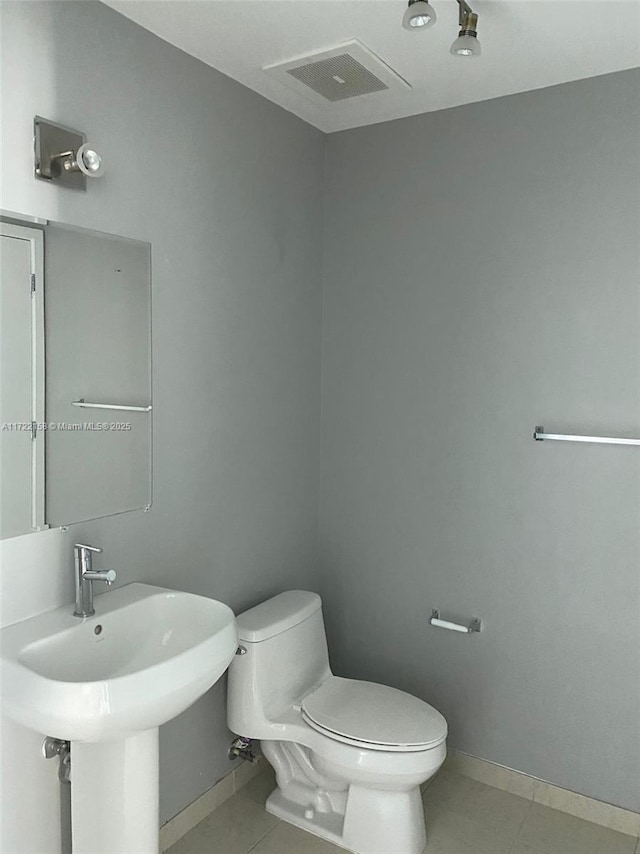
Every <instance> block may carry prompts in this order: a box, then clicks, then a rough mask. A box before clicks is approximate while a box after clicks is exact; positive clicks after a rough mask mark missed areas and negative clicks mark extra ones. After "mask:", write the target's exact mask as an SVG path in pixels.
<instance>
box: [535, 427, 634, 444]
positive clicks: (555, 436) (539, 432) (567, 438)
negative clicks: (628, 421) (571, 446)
mask: <svg viewBox="0 0 640 854" xmlns="http://www.w3.org/2000/svg"><path fill="white" fill-rule="evenodd" d="M533 438H534V439H535V440H536V442H542V441H543V440H547V439H550V440H552V441H554V442H595V443H596V444H598V445H640V439H625V438H624V437H620V436H618V437H616V436H571V435H569V434H567V433H545V432H544V427H536V428H535V430H534V433H533Z"/></svg>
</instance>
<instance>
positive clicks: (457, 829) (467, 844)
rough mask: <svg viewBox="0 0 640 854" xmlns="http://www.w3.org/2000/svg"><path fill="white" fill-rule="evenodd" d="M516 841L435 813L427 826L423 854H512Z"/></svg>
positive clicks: (446, 815)
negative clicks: (425, 845) (425, 844)
mask: <svg viewBox="0 0 640 854" xmlns="http://www.w3.org/2000/svg"><path fill="white" fill-rule="evenodd" d="M512 845H513V840H512V839H508V838H507V837H506V836H500V835H499V834H497V833H493V832H492V831H491V830H488V829H487V828H486V827H483V826H482V825H480V824H477V823H476V822H474V821H469V819H467V818H464V817H463V816H460V815H454V813H450V812H446V811H444V810H442V811H440V810H435V811H434V813H433V814H432V816H431V820H430V821H428V822H427V847H426V849H425V852H424V854H509V851H510V850H511V846H512Z"/></svg>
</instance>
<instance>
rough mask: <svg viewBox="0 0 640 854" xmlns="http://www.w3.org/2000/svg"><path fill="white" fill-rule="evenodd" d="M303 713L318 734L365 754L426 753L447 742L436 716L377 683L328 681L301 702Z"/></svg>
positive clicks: (425, 705)
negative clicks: (383, 751) (364, 751)
mask: <svg viewBox="0 0 640 854" xmlns="http://www.w3.org/2000/svg"><path fill="white" fill-rule="evenodd" d="M301 711H302V717H303V719H304V720H305V721H306V723H307V724H309V726H310V727H312V728H313V729H315V730H316V731H318V732H320V733H323V734H324V735H327V736H328V737H329V738H331V739H334V740H336V741H341V742H343V743H345V744H352V745H355V746H360V747H364V748H367V749H369V750H386V751H392V752H393V751H395V752H409V751H420V750H429V749H431V748H433V747H436V746H437V745H439V744H441V743H442V742H443V741H444V740H445V738H446V737H447V722H446V721H445V719H444V718H443V717H442V715H441V714H440V712H438V711H436V710H435V709H434V708H433V707H432V706H430V705H429V704H428V703H425V702H423V701H422V700H419V699H418V698H417V697H414V696H412V695H411V694H407V693H405V692H404V691H399V690H398V689H397V688H390V687H389V686H388V685H378V684H377V683H375V682H362V681H360V680H356V679H343V678H341V677H339V676H330V677H329V678H328V679H327V680H325V681H324V682H323V683H322V685H320V687H319V688H317V689H316V690H315V691H313V692H312V693H311V694H309V696H308V697H305V699H304V700H303V702H302V705H301Z"/></svg>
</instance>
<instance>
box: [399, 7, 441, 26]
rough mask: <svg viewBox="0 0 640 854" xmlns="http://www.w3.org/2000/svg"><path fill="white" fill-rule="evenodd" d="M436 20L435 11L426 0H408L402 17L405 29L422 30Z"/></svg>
mask: <svg viewBox="0 0 640 854" xmlns="http://www.w3.org/2000/svg"><path fill="white" fill-rule="evenodd" d="M435 22H436V12H435V9H434V8H433V6H432V5H431V4H430V3H427V2H426V0H409V5H408V6H407V11H406V12H405V13H404V17H403V19H402V26H403V27H404V28H405V30H424V29H426V28H427V27H432V26H433V25H434V24H435Z"/></svg>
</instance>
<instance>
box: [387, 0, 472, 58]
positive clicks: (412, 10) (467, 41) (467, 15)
mask: <svg viewBox="0 0 640 854" xmlns="http://www.w3.org/2000/svg"><path fill="white" fill-rule="evenodd" d="M456 2H457V4H458V22H459V25H460V32H459V34H458V38H457V39H456V40H455V41H454V43H453V44H452V45H451V51H450V53H451V54H452V55H453V56H480V54H481V53H482V49H481V47H480V42H479V41H478V16H477V14H476V13H475V12H474V11H473V9H472V8H471V6H469V4H468V3H467V2H466V0H456ZM435 22H436V13H435V9H434V8H433V6H432V5H431V4H430V3H427V2H426V0H409V5H408V6H407V9H406V11H405V13H404V16H403V18H402V26H403V27H404V28H405V30H410V31H411V30H425V29H426V28H427V27H431V26H433V24H435Z"/></svg>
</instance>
